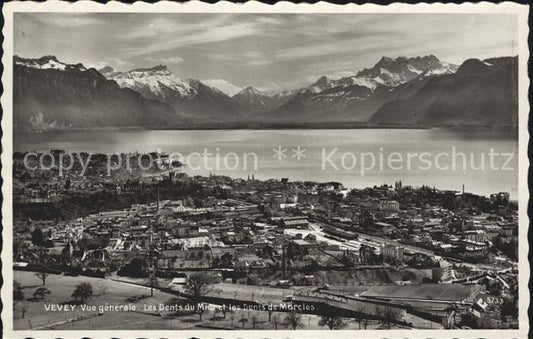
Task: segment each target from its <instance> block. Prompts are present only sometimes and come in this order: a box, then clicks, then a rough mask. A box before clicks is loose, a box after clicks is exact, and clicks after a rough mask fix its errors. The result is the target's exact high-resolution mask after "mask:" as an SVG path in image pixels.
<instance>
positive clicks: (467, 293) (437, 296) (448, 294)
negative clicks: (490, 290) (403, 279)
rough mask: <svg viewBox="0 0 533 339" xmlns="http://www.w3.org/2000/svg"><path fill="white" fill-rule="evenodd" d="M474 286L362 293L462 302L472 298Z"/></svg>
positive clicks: (379, 288) (430, 286) (377, 289)
mask: <svg viewBox="0 0 533 339" xmlns="http://www.w3.org/2000/svg"><path fill="white" fill-rule="evenodd" d="M474 289H475V288H474V287H473V286H464V285H452V284H422V285H412V286H373V287H372V288H370V289H369V290H367V291H365V292H363V293H362V295H364V296H378V297H379V296H386V297H402V298H416V299H432V300H453V301H461V300H464V299H468V298H471V296H472V294H473V293H474V292H475V291H474Z"/></svg>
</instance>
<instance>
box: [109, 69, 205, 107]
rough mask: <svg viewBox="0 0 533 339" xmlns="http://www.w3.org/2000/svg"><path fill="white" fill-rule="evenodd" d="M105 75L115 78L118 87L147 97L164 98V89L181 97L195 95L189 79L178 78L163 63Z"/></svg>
mask: <svg viewBox="0 0 533 339" xmlns="http://www.w3.org/2000/svg"><path fill="white" fill-rule="evenodd" d="M106 76H107V77H108V78H109V79H113V80H115V81H116V82H117V83H118V84H119V86H120V87H122V88H124V87H127V88H131V89H133V90H135V91H138V92H140V93H141V94H143V95H144V96H146V97H148V98H149V99H152V98H153V97H156V98H164V97H165V96H166V89H171V90H173V91H175V92H178V93H179V95H180V96H182V97H188V98H191V97H193V96H194V95H196V90H195V89H194V88H193V87H192V86H191V85H190V84H189V81H187V80H182V79H180V78H178V77H177V76H175V75H174V74H173V73H172V72H171V71H170V70H169V69H168V68H167V67H166V66H165V65H158V66H155V67H151V68H137V69H133V70H131V71H128V72H122V73H118V74H109V75H107V74H106Z"/></svg>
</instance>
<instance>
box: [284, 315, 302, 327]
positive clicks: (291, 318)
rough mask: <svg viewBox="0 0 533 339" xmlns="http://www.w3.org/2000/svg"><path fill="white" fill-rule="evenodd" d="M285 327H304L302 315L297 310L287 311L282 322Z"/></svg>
mask: <svg viewBox="0 0 533 339" xmlns="http://www.w3.org/2000/svg"><path fill="white" fill-rule="evenodd" d="M282 324H283V326H285V327H292V329H293V330H296V329H297V328H302V327H304V324H303V323H302V316H301V315H299V314H298V313H296V312H290V313H287V315H286V316H285V318H283V322H282Z"/></svg>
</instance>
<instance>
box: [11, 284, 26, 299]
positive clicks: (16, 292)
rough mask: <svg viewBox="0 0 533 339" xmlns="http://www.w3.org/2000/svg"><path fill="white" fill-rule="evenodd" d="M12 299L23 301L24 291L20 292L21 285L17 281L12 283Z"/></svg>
mask: <svg viewBox="0 0 533 339" xmlns="http://www.w3.org/2000/svg"><path fill="white" fill-rule="evenodd" d="M13 301H15V302H16V301H24V292H22V286H21V285H20V283H19V282H18V281H15V282H14V283H13Z"/></svg>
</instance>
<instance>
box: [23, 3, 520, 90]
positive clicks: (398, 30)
mask: <svg viewBox="0 0 533 339" xmlns="http://www.w3.org/2000/svg"><path fill="white" fill-rule="evenodd" d="M14 53H15V54H16V55H18V56H21V57H31V58H34V57H41V56H43V55H55V56H56V57H57V58H58V59H59V60H60V61H63V62H67V63H79V62H81V63H83V64H84V65H85V66H89V67H95V68H101V67H103V66H106V65H109V66H111V67H113V68H114V69H116V70H121V71H125V70H130V69H135V68H141V67H152V66H156V65H159V64H164V65H167V67H168V68H169V69H170V70H171V71H172V72H173V73H174V74H176V75H177V76H178V77H180V78H184V79H188V78H194V79H201V80H202V79H224V80H227V81H229V82H231V83H233V84H235V85H237V86H241V87H244V86H248V85H253V86H256V87H258V88H260V89H263V90H269V91H277V90H283V89H292V88H297V87H300V86H304V85H309V84H311V83H312V82H314V81H316V80H317V79H318V78H319V77H321V76H322V75H329V76H332V77H340V76H345V75H351V74H355V73H357V71H359V70H361V69H363V68H368V67H372V66H373V65H374V64H375V63H376V62H377V61H379V59H380V58H381V57H382V56H388V57H393V58H395V57H398V56H407V57H410V56H424V55H429V54H433V55H435V56H437V57H438V58H439V59H440V60H442V61H447V62H451V63H455V64H461V63H462V62H463V61H464V60H466V59H468V58H479V59H484V58H489V57H496V56H508V55H517V54H518V50H517V25H516V17H515V16H514V15H509V14H505V15H503V14H223V13H214V14H213V13H212V14H195V13H165V14H161V13H81V14H80V13H16V14H15V22H14Z"/></svg>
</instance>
